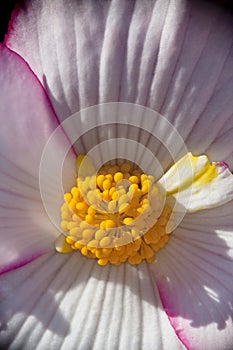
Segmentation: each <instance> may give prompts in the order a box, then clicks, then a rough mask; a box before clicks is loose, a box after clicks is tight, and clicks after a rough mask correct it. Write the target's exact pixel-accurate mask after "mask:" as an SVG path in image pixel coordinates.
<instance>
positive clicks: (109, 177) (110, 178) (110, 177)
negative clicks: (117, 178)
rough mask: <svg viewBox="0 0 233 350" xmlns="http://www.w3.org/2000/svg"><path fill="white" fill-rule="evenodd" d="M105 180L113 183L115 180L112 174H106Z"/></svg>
mask: <svg viewBox="0 0 233 350" xmlns="http://www.w3.org/2000/svg"><path fill="white" fill-rule="evenodd" d="M105 179H107V180H109V181H110V182H111V183H112V180H113V176H112V174H106V175H105Z"/></svg>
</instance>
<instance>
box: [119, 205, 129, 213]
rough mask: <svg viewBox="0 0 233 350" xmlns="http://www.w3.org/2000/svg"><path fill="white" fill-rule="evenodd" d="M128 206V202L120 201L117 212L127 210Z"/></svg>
mask: <svg viewBox="0 0 233 350" xmlns="http://www.w3.org/2000/svg"><path fill="white" fill-rule="evenodd" d="M129 208H130V205H129V204H128V203H122V204H120V205H119V213H120V214H121V213H123V212H125V211H127V210H128V209H129Z"/></svg>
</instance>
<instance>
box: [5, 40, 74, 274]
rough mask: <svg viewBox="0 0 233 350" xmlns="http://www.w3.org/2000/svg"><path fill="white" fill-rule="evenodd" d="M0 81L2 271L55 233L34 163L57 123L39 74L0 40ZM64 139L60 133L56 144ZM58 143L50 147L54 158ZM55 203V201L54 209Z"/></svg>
mask: <svg viewBox="0 0 233 350" xmlns="http://www.w3.org/2000/svg"><path fill="white" fill-rule="evenodd" d="M0 85H1V95H0V120H1V129H0V239H1V245H0V272H4V271H7V270H9V269H12V268H15V267H18V266H21V265H22V264H25V263H26V262H28V261H30V260H32V259H34V258H35V257H37V256H39V255H41V254H42V253H44V252H47V251H48V250H50V249H51V247H52V242H53V241H54V238H55V236H56V235H57V233H56V231H55V229H54V227H53V225H52V224H51V222H50V221H49V218H48V216H47V214H46V213H45V209H44V207H43V203H42V201H41V194H40V188H39V166H40V161H41V156H42V152H43V149H44V146H45V144H46V142H47V140H48V139H49V137H50V135H51V134H52V132H53V131H54V129H55V128H56V127H57V125H58V123H57V120H56V116H55V114H54V112H53V109H52V107H51V105H50V102H49V100H48V98H47V95H46V93H45V91H44V89H43V87H42V86H41V84H40V82H39V81H38V79H37V78H36V77H35V75H34V74H33V72H32V71H31V70H30V68H29V67H28V65H27V64H26V62H25V61H24V60H23V59H22V58H20V57H19V56H18V55H17V54H15V53H13V52H12V51H11V50H9V49H8V48H6V47H4V46H3V45H2V46H0ZM67 144H68V142H67V139H66V137H65V135H64V132H63V134H62V137H61V138H60V144H59V147H61V148H62V147H64V145H67ZM68 145H69V144H68ZM59 147H57V148H56V149H53V151H54V152H53V157H52V159H53V161H55V162H56V155H57V153H58V152H57V151H58V149H59ZM69 147H70V146H69ZM71 162H72V157H71V156H69V157H67V161H66V164H71ZM67 168H69V166H67ZM46 175H47V176H46V179H45V180H46V181H45V182H46V185H47V187H46V188H45V192H46V193H47V192H48V193H50V194H51V192H52V198H53V200H56V199H57V198H58V197H57V193H56V192H54V191H52V188H53V186H52V183H53V182H52V181H51V178H50V177H49V176H48V173H47V174H46ZM50 175H51V176H54V178H56V174H50ZM59 205H60V202H59V201H57V202H56V210H57V211H58V212H59Z"/></svg>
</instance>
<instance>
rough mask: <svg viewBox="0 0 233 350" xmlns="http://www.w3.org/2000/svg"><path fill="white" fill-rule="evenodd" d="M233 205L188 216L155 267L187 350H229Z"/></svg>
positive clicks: (164, 300) (232, 301)
mask: <svg viewBox="0 0 233 350" xmlns="http://www.w3.org/2000/svg"><path fill="white" fill-rule="evenodd" d="M232 212H233V201H231V202H229V203H228V204H226V205H224V206H222V207H220V208H215V209H210V210H206V211H202V212H197V213H194V214H188V215H187V216H186V217H185V219H184V220H183V222H182V224H181V225H180V227H179V228H178V229H177V230H176V231H175V232H174V233H173V234H172V237H171V240H170V242H169V244H168V245H167V246H166V247H165V248H164V249H163V250H162V251H161V252H159V254H158V261H157V263H155V265H154V266H153V269H154V275H155V279H156V282H157V285H158V289H159V293H160V296H161V299H162V303H163V306H164V308H165V310H166V312H167V314H168V316H169V319H170V321H171V324H172V325H173V327H174V329H175V330H176V333H177V335H178V336H179V338H180V339H181V340H182V342H183V343H184V344H185V345H186V346H187V348H189V349H195V350H202V349H205V350H219V349H221V350H230V349H231V348H232V339H233V322H232V305H233V294H232V290H233V235H232V226H233V222H232Z"/></svg>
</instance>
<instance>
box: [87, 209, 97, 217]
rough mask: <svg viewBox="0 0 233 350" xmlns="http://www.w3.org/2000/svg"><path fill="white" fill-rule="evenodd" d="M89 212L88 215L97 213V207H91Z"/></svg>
mask: <svg viewBox="0 0 233 350" xmlns="http://www.w3.org/2000/svg"><path fill="white" fill-rule="evenodd" d="M87 212H88V215H91V216H94V215H95V214H96V209H95V208H93V207H89V208H88V210H87Z"/></svg>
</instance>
